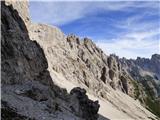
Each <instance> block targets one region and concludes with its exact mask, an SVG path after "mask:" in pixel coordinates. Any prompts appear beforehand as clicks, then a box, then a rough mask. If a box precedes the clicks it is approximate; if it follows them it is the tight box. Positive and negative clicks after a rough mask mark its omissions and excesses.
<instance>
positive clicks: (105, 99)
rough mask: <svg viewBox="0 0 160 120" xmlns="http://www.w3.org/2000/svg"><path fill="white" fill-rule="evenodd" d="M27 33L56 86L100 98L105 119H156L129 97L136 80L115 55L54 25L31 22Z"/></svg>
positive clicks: (134, 89) (131, 94) (132, 94)
mask: <svg viewBox="0 0 160 120" xmlns="http://www.w3.org/2000/svg"><path fill="white" fill-rule="evenodd" d="M29 32H30V33H29V34H30V38H31V40H36V41H37V42H38V43H39V44H40V45H41V47H42V48H43V50H44V53H45V56H46V58H47V61H48V64H49V67H48V70H49V71H50V74H51V77H52V78H53V80H54V82H55V83H56V84H57V85H59V86H62V87H64V88H67V90H68V91H70V89H72V88H73V87H75V86H80V87H82V88H85V89H86V90H87V92H88V95H89V97H90V98H92V99H95V98H97V99H99V103H100V111H99V113H100V114H101V115H103V116H105V117H107V118H110V119H117V118H118V119H152V118H154V119H156V118H155V116H154V115H153V114H152V113H150V112H149V111H147V110H146V109H145V108H143V107H142V106H141V105H140V103H139V102H138V101H135V100H134V99H132V98H130V97H129V96H128V95H130V96H132V97H133V98H135V97H136V88H135V86H134V84H133V82H134V81H135V80H134V79H133V78H132V77H131V75H130V74H129V73H128V71H127V70H126V69H123V68H122V66H121V63H120V61H119V60H117V58H116V57H115V56H106V55H105V54H104V53H103V51H102V50H101V49H99V48H98V47H97V46H96V45H95V44H94V43H93V42H92V41H91V40H90V39H88V38H84V39H83V40H80V39H79V38H78V37H77V36H75V35H69V36H66V35H64V34H63V33H62V32H61V30H59V29H58V28H56V27H52V26H48V25H44V24H31V25H30V27H29ZM55 77H57V78H58V79H54V78H55ZM124 93H125V94H124ZM126 94H128V95H126Z"/></svg>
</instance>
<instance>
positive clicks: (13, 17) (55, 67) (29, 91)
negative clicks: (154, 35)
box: [1, 1, 160, 120]
mask: <svg viewBox="0 0 160 120" xmlns="http://www.w3.org/2000/svg"><path fill="white" fill-rule="evenodd" d="M22 8H23V9H22ZM1 11H2V18H1V27H2V42H1V43H2V55H1V56H2V118H3V119H6V117H7V119H8V120H9V119H11V117H15V118H16V117H17V118H18V119H37V120H39V119H40V120H43V119H44V120H50V119H52V120H53V119H55V120H59V119H64V120H77V119H78V120H81V119H85V120H96V119H99V120H106V119H151V120H153V119H158V117H157V116H158V115H159V109H160V106H159V105H160V104H159V103H160V102H159V94H160V86H159V85H160V84H159V82H160V73H159V70H160V64H159V62H160V55H158V54H155V55H153V56H152V58H151V59H145V58H137V59H136V60H127V59H125V58H118V56H116V55H109V56H108V55H106V54H105V53H104V52H103V51H102V50H101V49H100V48H98V47H97V46H96V44H94V43H93V42H92V40H90V39H89V38H84V39H80V38H79V37H77V36H76V35H73V34H71V35H68V36H67V35H65V34H64V33H63V32H62V31H61V30H60V29H59V28H57V27H54V26H49V25H44V24H36V23H32V22H31V21H30V18H29V13H28V3H27V2H13V1H6V2H5V3H4V2H2V8H1ZM64 88H65V89H64ZM46 93H47V94H46ZM86 94H87V95H86ZM87 96H88V97H89V98H88V97H87ZM90 99H92V100H90ZM95 100H98V101H99V102H98V101H95ZM99 105H100V106H99ZM146 108H147V109H148V110H147V109H146ZM98 109H99V112H98ZM150 111H151V112H152V113H151V112H150ZM97 112H98V113H99V115H98V114H97ZM154 114H155V115H154Z"/></svg>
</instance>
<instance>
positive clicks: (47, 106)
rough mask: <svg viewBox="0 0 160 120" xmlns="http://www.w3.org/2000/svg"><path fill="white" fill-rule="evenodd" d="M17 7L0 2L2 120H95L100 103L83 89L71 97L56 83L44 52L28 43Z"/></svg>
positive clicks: (25, 29)
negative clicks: (93, 99)
mask: <svg viewBox="0 0 160 120" xmlns="http://www.w3.org/2000/svg"><path fill="white" fill-rule="evenodd" d="M16 4H17V5H18V7H19V6H21V5H22V6H21V7H22V8H23V5H25V3H23V2H17V3H16ZM16 4H15V3H14V4H13V6H12V3H11V4H9V5H8V3H7V4H6V3H5V2H1V13H2V18H1V28H2V41H1V44H2V49H1V51H2V54H1V57H2V63H1V66H2V69H1V72H2V74H1V75H2V76H1V78H2V79H1V82H2V86H1V90H2V91H1V93H2V94H1V96H2V98H1V102H2V108H1V112H2V113H1V115H2V120H62V119H64V120H75V119H77V120H88V119H90V120H96V119H97V118H98V114H97V112H98V109H99V104H98V101H95V102H94V101H92V100H90V99H88V97H87V95H86V92H85V90H83V89H81V88H74V89H73V90H72V91H71V93H70V94H69V93H67V91H66V90H65V89H62V88H59V87H58V86H56V85H55V84H54V83H53V81H52V78H51V77H50V73H49V72H48V70H47V68H48V63H47V60H46V58H45V54H44V52H43V49H42V48H41V47H40V45H39V44H38V43H37V42H36V41H31V40H30V39H29V36H28V30H27V28H26V24H25V22H24V19H22V16H23V15H22V16H20V15H19V11H17V10H18V9H17V10H16V9H14V7H16V6H17V5H16ZM22 8H21V10H22ZM24 11H25V10H24ZM24 11H23V12H24ZM23 12H22V13H23ZM24 13H25V12H24ZM84 109H85V111H84ZM86 110H87V111H86Z"/></svg>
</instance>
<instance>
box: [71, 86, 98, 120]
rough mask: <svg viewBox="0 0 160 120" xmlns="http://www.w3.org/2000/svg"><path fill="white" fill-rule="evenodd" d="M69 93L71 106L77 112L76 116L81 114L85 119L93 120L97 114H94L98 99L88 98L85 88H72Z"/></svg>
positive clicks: (96, 110)
mask: <svg viewBox="0 0 160 120" xmlns="http://www.w3.org/2000/svg"><path fill="white" fill-rule="evenodd" d="M70 94H71V95H72V102H73V103H72V104H73V106H71V107H72V109H73V110H74V111H75V112H77V113H79V114H78V116H81V117H83V118H84V119H86V120H95V119H97V118H98V115H97V114H96V113H97V112H98V109H99V107H100V106H99V104H98V101H95V102H93V101H92V100H89V99H88V96H87V95H86V90H85V89H81V88H79V87H77V88H74V89H72V90H71V92H70ZM76 104H78V105H76ZM79 105H80V106H79ZM77 106H79V107H77Z"/></svg>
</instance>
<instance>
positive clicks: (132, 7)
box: [30, 0, 160, 58]
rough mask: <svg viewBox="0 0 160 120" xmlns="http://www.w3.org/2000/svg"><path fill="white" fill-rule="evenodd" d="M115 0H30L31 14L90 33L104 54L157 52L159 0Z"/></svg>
mask: <svg viewBox="0 0 160 120" xmlns="http://www.w3.org/2000/svg"><path fill="white" fill-rule="evenodd" d="M115 1H116V0H115ZM115 1H114V2H113V1H112V2H105V1H101V2H97V1H95V2H93V1H92V2H89V0H88V1H87V2H73V1H72V2H64V1H63V2H51V1H50V0H49V1H48V2H33V1H31V2H30V11H31V18H32V20H33V21H35V22H40V23H47V24H52V25H58V26H60V27H61V28H62V29H63V30H64V31H65V32H67V33H69V32H72V33H75V34H78V35H80V37H81V35H82V36H84V35H85V36H86V37H88V36H90V37H91V38H93V40H94V41H95V42H96V43H97V45H98V46H99V47H100V48H102V49H103V50H104V51H105V52H106V54H110V53H116V54H117V55H119V56H120V57H127V58H136V57H137V56H141V57H150V56H151V55H152V54H153V53H160V22H159V21H160V8H159V7H160V6H159V4H160V2H159V1H150V0H148V1H150V2H147V1H146V0H145V1H140V2H139V1H138V2H137V1H135V0H133V1H125V2H124V1H123V2H120V1H116V2H115Z"/></svg>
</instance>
